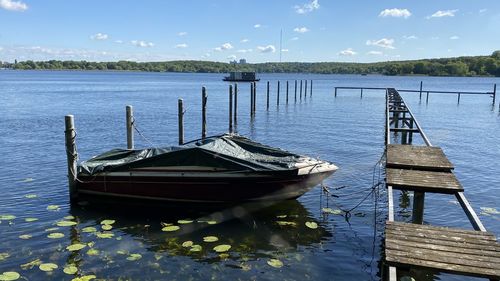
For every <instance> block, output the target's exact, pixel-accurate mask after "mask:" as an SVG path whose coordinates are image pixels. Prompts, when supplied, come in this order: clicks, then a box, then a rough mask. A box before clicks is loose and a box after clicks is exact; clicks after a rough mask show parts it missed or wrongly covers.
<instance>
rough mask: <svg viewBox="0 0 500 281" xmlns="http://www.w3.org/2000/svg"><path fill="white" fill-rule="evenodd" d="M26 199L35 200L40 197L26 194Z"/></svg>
mask: <svg viewBox="0 0 500 281" xmlns="http://www.w3.org/2000/svg"><path fill="white" fill-rule="evenodd" d="M24 197H26V198H28V199H33V198H37V197H38V195H36V194H26V195H24Z"/></svg>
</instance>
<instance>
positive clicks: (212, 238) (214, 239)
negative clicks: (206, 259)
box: [203, 236, 219, 243]
mask: <svg viewBox="0 0 500 281" xmlns="http://www.w3.org/2000/svg"><path fill="white" fill-rule="evenodd" d="M217 241H219V238H217V237H215V236H205V237H203V242H208V243H211V242H217Z"/></svg>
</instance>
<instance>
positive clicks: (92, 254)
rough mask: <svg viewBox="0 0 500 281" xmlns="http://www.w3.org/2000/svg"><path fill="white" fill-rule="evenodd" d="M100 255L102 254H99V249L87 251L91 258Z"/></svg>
mask: <svg viewBox="0 0 500 281" xmlns="http://www.w3.org/2000/svg"><path fill="white" fill-rule="evenodd" d="M100 253H101V252H99V250H97V249H89V250H88V251H87V255H89V256H97V255H99V254H100Z"/></svg>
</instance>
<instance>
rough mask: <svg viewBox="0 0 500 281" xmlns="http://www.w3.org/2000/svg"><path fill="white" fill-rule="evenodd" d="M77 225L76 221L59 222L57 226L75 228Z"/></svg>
mask: <svg viewBox="0 0 500 281" xmlns="http://www.w3.org/2000/svg"><path fill="white" fill-rule="evenodd" d="M73 225H76V222H74V221H58V222H57V226H73Z"/></svg>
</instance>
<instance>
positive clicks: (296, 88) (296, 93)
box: [295, 80, 297, 103]
mask: <svg viewBox="0 0 500 281" xmlns="http://www.w3.org/2000/svg"><path fill="white" fill-rule="evenodd" d="M295 103H297V80H295Z"/></svg>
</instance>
